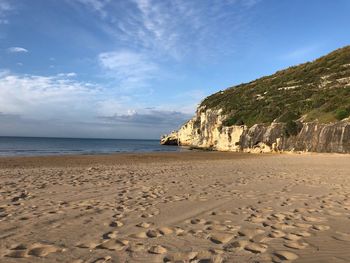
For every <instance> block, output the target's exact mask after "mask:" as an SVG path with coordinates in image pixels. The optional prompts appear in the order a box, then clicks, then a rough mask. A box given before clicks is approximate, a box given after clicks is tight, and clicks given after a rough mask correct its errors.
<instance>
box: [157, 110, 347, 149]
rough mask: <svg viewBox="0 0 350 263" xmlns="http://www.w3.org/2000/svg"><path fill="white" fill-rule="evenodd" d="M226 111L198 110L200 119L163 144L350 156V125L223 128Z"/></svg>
mask: <svg viewBox="0 0 350 263" xmlns="http://www.w3.org/2000/svg"><path fill="white" fill-rule="evenodd" d="M225 118H226V116H225V115H223V114H222V110H212V109H205V108H203V107H201V108H199V109H198V110H197V113H196V116H195V117H193V118H192V119H191V120H189V121H188V122H187V123H185V124H184V125H183V126H182V127H181V128H180V129H179V130H178V131H174V132H172V133H171V134H169V135H166V136H164V137H163V138H162V139H161V143H162V144H166V145H183V146H191V147H198V148H205V149H213V150H218V151H235V152H238V151H244V152H256V153H262V152H283V151H304V152H334V153H350V121H349V120H348V119H344V120H343V121H339V122H334V123H328V124H320V123H317V122H307V123H302V122H299V123H298V127H297V131H296V134H294V135H290V134H288V132H287V127H286V124H285V123H279V122H273V123H271V124H269V125H266V124H255V125H253V126H252V127H247V126H245V125H240V126H238V125H232V126H223V121H224V120H225Z"/></svg>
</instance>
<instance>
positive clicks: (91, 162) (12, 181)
mask: <svg viewBox="0 0 350 263" xmlns="http://www.w3.org/2000/svg"><path fill="white" fill-rule="evenodd" d="M349 224H350V156H349V155H338V154H300V155H298V154H266V155H253V154H238V153H219V152H184V153H157V154H120V155H107V156H102V155H101V156H61V157H57V156H56V157H16V158H10V157H9V158H0V262H75V263H78V262H89V263H90V262H100V263H101V262H202V263H204V262H213V263H214V262H215V263H219V262H295V263H297V262H315V263H316V262H317V263H321V262H332V263H337V262H349V261H350V228H349Z"/></svg>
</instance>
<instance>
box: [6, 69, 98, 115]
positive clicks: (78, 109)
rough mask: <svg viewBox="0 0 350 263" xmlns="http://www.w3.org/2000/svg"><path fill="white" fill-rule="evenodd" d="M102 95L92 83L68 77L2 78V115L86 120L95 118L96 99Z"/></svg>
mask: <svg viewBox="0 0 350 263" xmlns="http://www.w3.org/2000/svg"><path fill="white" fill-rule="evenodd" d="M100 93H101V91H100V89H99V88H98V87H96V86H91V84H89V83H83V82H78V81H73V80H70V79H67V78H65V77H64V76H33V75H14V74H11V73H10V72H8V71H4V72H2V73H1V74H0V112H3V113H6V114H18V115H21V116H25V117H30V118H39V119H47V118H64V119H70V118H73V119H74V118H82V115H84V116H85V117H86V116H89V114H93V110H91V106H92V103H94V102H95V100H96V99H95V97H96V96H97V95H99V94H100Z"/></svg>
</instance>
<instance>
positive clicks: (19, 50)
mask: <svg viewBox="0 0 350 263" xmlns="http://www.w3.org/2000/svg"><path fill="white" fill-rule="evenodd" d="M7 52H9V53H28V52H29V51H28V49H25V48H23V47H9V48H8V49H7Z"/></svg>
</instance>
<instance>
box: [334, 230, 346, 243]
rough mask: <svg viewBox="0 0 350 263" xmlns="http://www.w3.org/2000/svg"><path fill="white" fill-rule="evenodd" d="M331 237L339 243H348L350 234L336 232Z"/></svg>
mask: <svg viewBox="0 0 350 263" xmlns="http://www.w3.org/2000/svg"><path fill="white" fill-rule="evenodd" d="M332 237H333V238H334V239H336V240H339V241H347V242H350V234H348V233H342V232H336V233H335V234H334V235H333V236H332Z"/></svg>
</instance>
